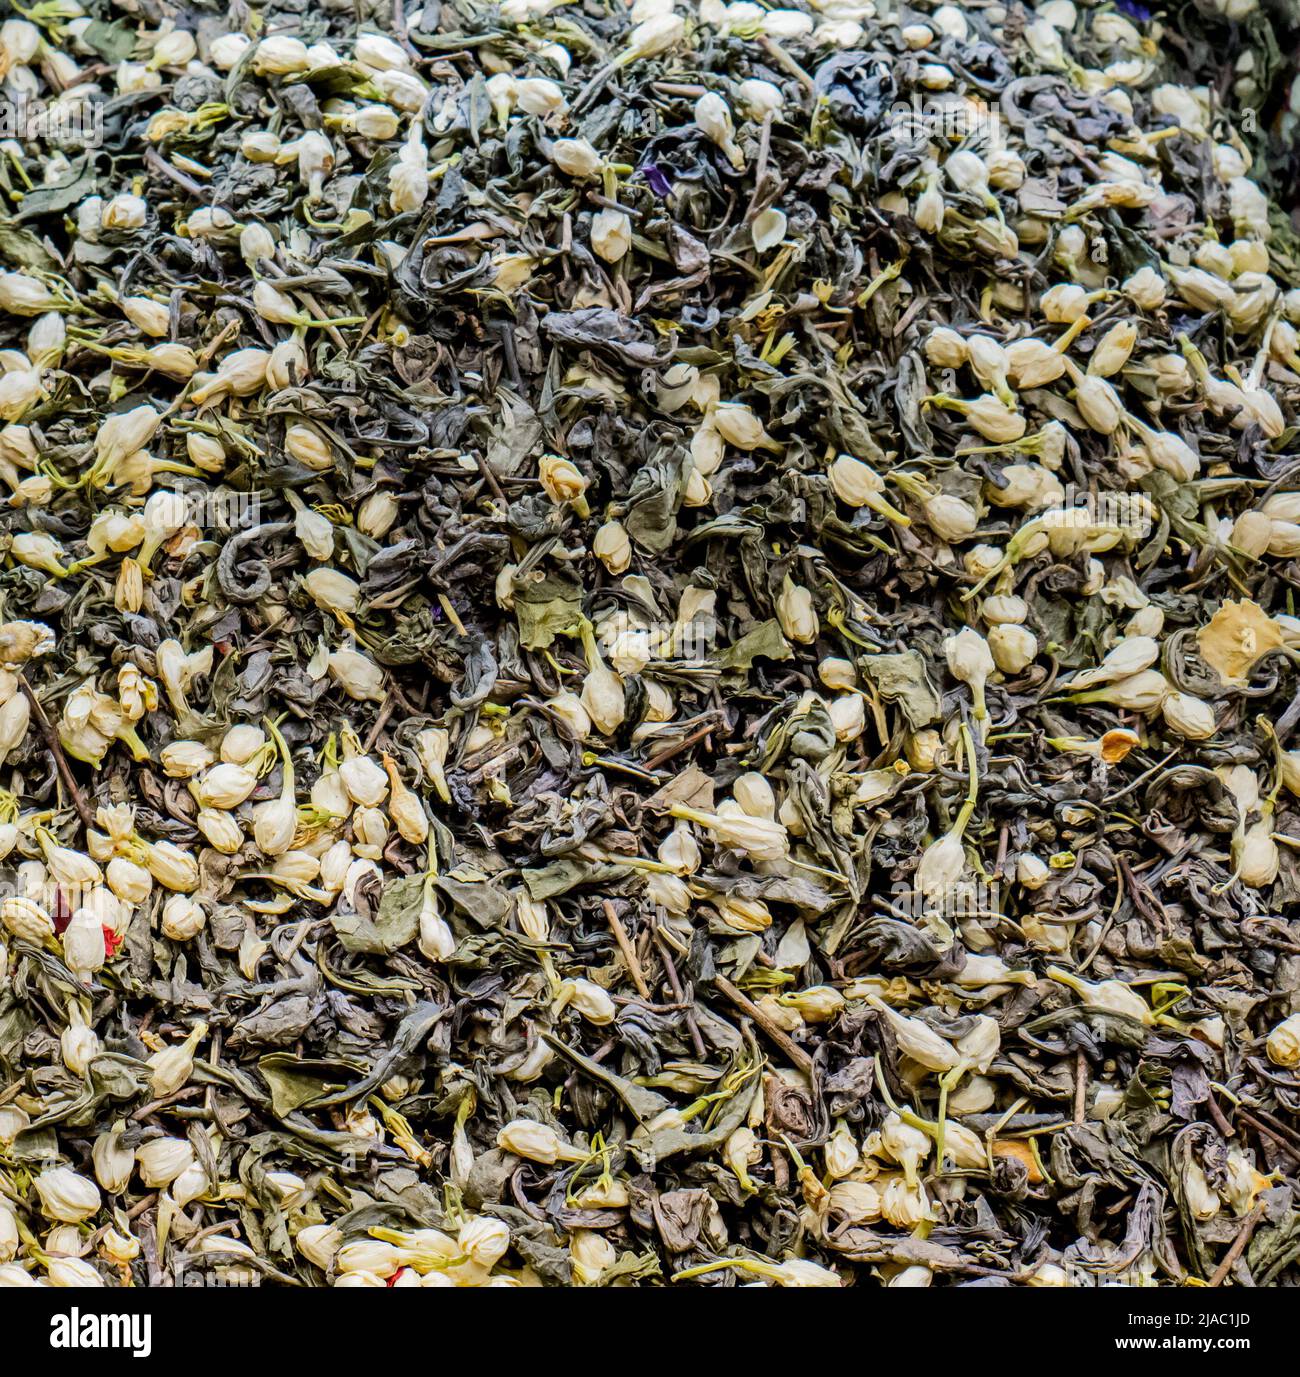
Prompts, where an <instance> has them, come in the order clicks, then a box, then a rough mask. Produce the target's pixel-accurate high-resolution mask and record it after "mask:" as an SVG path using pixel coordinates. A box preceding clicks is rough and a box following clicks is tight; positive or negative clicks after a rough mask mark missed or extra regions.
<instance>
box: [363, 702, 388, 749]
mask: <svg viewBox="0 0 1300 1377" xmlns="http://www.w3.org/2000/svg"><path fill="white" fill-rule="evenodd" d="M395 706H396V705H395V703H394V701H393V695H392V693H391V692H390V693H389V695H388V697H387V698H385V699H384V701H383V702H382V703H381V704H380V705H379V716H378V717H376V718H375V725H374V726H373V727H371V728H370V734H369V735H368V736H367V737H366V739H365V743H364V744H363V745H362V747H361V754H362V755H369V754H370V752H371V751H372V750H374V748H375V742H376V741H378V740H379V733H380V732H382V731H383V730H384V728H385V727H386V726H387V725H388V719H389V718H390V717H391V716H392V715H393V708H394V707H395Z"/></svg>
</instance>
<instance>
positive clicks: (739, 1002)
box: [713, 975, 813, 1080]
mask: <svg viewBox="0 0 1300 1377" xmlns="http://www.w3.org/2000/svg"><path fill="white" fill-rule="evenodd" d="M713 983H714V984H715V985H716V986H717V987H718V989H720V990H721V991H722V993H723V994H724V995H726V996H727V998H728V999H729V1000H730V1001H731V1002H732V1003H733V1004H734V1005H735V1006H736V1008H737V1009H739V1010H741V1012H742V1013H744V1014H745V1016H746V1017H747V1018H752V1019H753V1020H754V1022H755V1023H757V1024H758V1026H759V1027H760V1028H761V1029H762V1030H763V1031H764V1032H765V1033H766V1034H767V1035H768V1037H769V1038H771V1039H772V1041H773V1042H774V1043H776V1045H777V1046H778V1047H779V1048H780V1049H781V1050H782V1051H783V1052H784V1053H785V1054H786V1056H787V1057H789V1058H790V1060H791V1062H793V1063H794V1065H795V1066H796V1067H797V1068H798V1069H799V1070H800V1071H802V1072H803V1073H804V1075H805V1076H807V1077H808V1078H809V1079H810V1080H811V1079H812V1075H813V1059H812V1058H811V1057H810V1056H809V1055H808V1053H807V1052H805V1051H804V1050H803V1048H802V1047H800V1046H799V1044H798V1043H797V1042H795V1041H794V1039H793V1038H792V1037H791V1036H790V1035H789V1034H788V1033H787V1032H786V1031H785V1029H784V1028H781V1027H780V1026H779V1025H778V1024H777V1023H776V1021H775V1020H774V1019H773V1018H772V1017H771V1016H770V1015H768V1014H765V1013H764V1012H763V1011H762V1009H760V1008H759V1007H758V1005H757V1004H755V1003H754V1001H753V1000H752V999H749V998H748V997H747V996H745V995H743V994H741V992H740V991H739V990H738V989H737V988H736V987H735V986H734V985H733V984H732V983H731V981H730V980H728V979H727V978H726V976H724V975H715V976H714V977H713Z"/></svg>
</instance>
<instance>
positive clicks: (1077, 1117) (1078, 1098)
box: [1074, 1051, 1088, 1124]
mask: <svg viewBox="0 0 1300 1377" xmlns="http://www.w3.org/2000/svg"><path fill="white" fill-rule="evenodd" d="M1087 1106H1088V1061H1087V1058H1086V1057H1085V1056H1084V1055H1083V1052H1082V1051H1076V1052H1075V1054H1074V1122H1075V1123H1076V1124H1081V1123H1082V1122H1083V1116H1084V1111H1085V1110H1086V1109H1087Z"/></svg>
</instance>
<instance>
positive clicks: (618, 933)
mask: <svg viewBox="0 0 1300 1377" xmlns="http://www.w3.org/2000/svg"><path fill="white" fill-rule="evenodd" d="M604 908H605V921H606V922H607V923H608V924H609V930H610V931H611V932H612V933H613V934H614V940H615V941H616V942H617V943H618V949H619V951H621V952H622V953H623V964H624V965H625V966H627V969H628V973H629V974H630V975H631V977H632V983H633V984H634V985H635V986H636V991H637V994H639V995H640V996H641V998H642V999H644V1000H646V1001H649V999H650V987H649V985H647V984H646V983H645V974H644V972H643V971H642V970H641V963H640V961H638V960H637V955H636V951H635V950H634V948H633V946H632V943H631V941H630V940H629V939H628V935H627V929H626V928H624V926H623V923H622V920H621V919H620V918H619V916H618V914H617V913H616V912H615V911H614V905H613V902H612V901H611V900H609V899H606V900H605V901H604Z"/></svg>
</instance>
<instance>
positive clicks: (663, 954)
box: [655, 933, 704, 1061]
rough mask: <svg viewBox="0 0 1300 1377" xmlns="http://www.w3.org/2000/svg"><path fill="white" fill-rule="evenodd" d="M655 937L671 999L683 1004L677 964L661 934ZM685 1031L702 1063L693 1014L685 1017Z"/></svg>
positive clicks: (698, 1032) (683, 997)
mask: <svg viewBox="0 0 1300 1377" xmlns="http://www.w3.org/2000/svg"><path fill="white" fill-rule="evenodd" d="M655 937H656V940H657V943H658V947H659V959H660V960H661V961H662V962H663V963H664V974H665V975H666V976H667V977H668V985H669V988H670V989H671V990H672V992H673V998H674V999H675V1000H676V1001H677V1002H678V1003H679V1004H684V1003H685V1002H686V996H685V994H684V993H683V991H682V982H681V980H680V978H679V977H678V975H677V963H676V962H675V961H674V960H673V954H672V952H671V951H669V950H668V942H667V939H666V938H665V937H664V936H663V935H662V933H656V934H655ZM686 1030H687V1032H689V1033H690V1035H691V1046H692V1047H694V1048H695V1055H696V1056H697V1057H699V1059H700V1060H701V1061H703V1060H704V1039H703V1037H701V1036H700V1025H699V1024H698V1023H697V1022H696V1021H695V1015H694V1014H693V1013H691V1014H687V1015H686Z"/></svg>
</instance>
